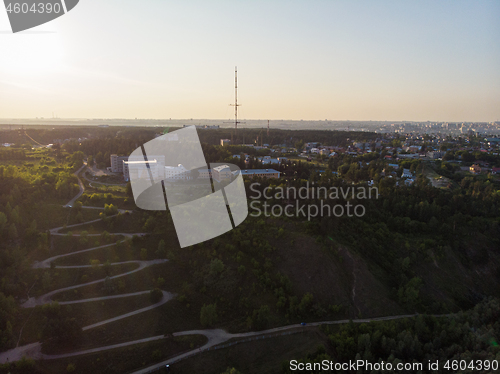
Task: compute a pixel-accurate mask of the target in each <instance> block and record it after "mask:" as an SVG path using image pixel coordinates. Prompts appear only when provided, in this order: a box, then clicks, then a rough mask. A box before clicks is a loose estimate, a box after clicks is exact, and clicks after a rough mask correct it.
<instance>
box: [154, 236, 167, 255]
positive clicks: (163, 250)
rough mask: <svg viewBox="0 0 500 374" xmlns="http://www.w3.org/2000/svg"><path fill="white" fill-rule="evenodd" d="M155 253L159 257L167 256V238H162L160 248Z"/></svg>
mask: <svg viewBox="0 0 500 374" xmlns="http://www.w3.org/2000/svg"><path fill="white" fill-rule="evenodd" d="M155 255H156V257H158V258H165V256H166V255H167V251H166V244H165V240H163V239H161V240H160V242H159V243H158V250H157V251H156V252H155Z"/></svg>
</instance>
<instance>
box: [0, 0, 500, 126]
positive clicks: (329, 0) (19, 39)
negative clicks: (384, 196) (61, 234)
mask: <svg viewBox="0 0 500 374" xmlns="http://www.w3.org/2000/svg"><path fill="white" fill-rule="evenodd" d="M499 19H500V1H497V0H492V1H484V0H475V1H460V0H453V1H424V0H421V1H412V2H410V1H397V0H394V1H383V0H380V1H373V0H369V1H347V0H345V1H337V0H325V1H322V0H314V1H298V0H286V1H281V0H265V1H264V0H262V1H261V0H251V1H250V0H247V1H242V0H232V1H206V0H201V1H190V0H185V1H184V0H183V1H169V0H135V1H132V0H106V1H102V0H80V3H79V4H78V5H77V6H76V7H75V8H74V9H73V10H72V11H70V12H69V13H67V14H66V15H64V16H62V17H60V18H57V19H56V20H54V21H52V22H50V23H47V24H44V25H41V26H38V27H36V28H34V29H31V30H27V31H25V32H21V33H16V34H12V32H11V31H10V25H9V21H8V18H7V13H6V12H5V11H4V9H3V6H2V5H1V4H0V118H35V117H45V118H50V117H52V113H54V114H55V116H57V117H60V118H145V119H146V118H147V119H165V118H167V119H168V118H176V119H180V118H200V119H201V118H206V119H229V118H232V117H233V116H234V108H233V107H231V106H229V104H230V103H234V70H235V66H238V86H239V89H238V102H239V104H241V105H242V106H241V107H239V117H240V118H246V119H271V120H272V119H304V120H325V119H328V120H394V121H396V120H407V121H427V120H430V121H498V120H500V22H499Z"/></svg>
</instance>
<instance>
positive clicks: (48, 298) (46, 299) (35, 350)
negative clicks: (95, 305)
mask: <svg viewBox="0 0 500 374" xmlns="http://www.w3.org/2000/svg"><path fill="white" fill-rule="evenodd" d="M85 166H86V165H83V166H82V167H81V168H80V169H78V170H77V171H76V172H75V173H74V174H75V175H76V177H77V178H78V182H79V185H80V192H79V193H78V195H77V196H75V197H74V198H73V199H71V201H70V202H68V204H66V205H65V207H72V206H73V204H74V202H75V201H76V200H77V199H78V198H79V197H80V196H81V195H82V194H83V191H84V190H85V188H84V186H83V183H82V182H81V180H80V178H79V177H78V173H79V172H80V171H81V170H82V169H83V168H84V167H85ZM85 208H88V209H102V208H97V207H85ZM119 212H121V213H124V212H130V211H127V210H119ZM100 220H101V219H97V220H93V221H89V222H83V223H79V224H75V225H71V226H67V227H66V228H68V227H77V226H81V225H85V224H89V223H93V222H98V221H100ZM62 228H63V227H56V228H54V229H51V230H50V233H51V235H66V234H61V233H59V230H61V229H62ZM99 235H101V234H89V235H88V236H99ZM110 235H121V236H125V237H133V236H134V235H137V236H144V235H147V234H146V233H111V234H110ZM74 236H79V235H74ZM118 243H119V242H116V243H111V244H106V245H101V246H97V247H92V248H87V249H83V250H80V251H75V252H71V253H66V254H62V255H57V256H52V257H50V258H48V259H46V260H43V261H40V262H35V263H34V264H33V266H32V267H33V268H34V269H46V268H50V266H51V263H52V262H53V261H55V260H57V259H58V258H61V257H67V256H73V255H76V254H79V253H85V252H89V251H94V250H97V249H101V248H106V247H110V246H114V245H116V244H118ZM167 261H168V260H165V259H156V260H151V261H140V260H135V261H124V262H116V263H112V264H110V265H111V266H115V265H123V264H137V265H138V266H137V268H135V269H133V270H130V271H127V272H124V273H121V274H118V275H114V276H111V277H108V279H116V278H119V277H124V276H127V275H130V274H133V273H135V272H138V271H141V270H143V269H144V268H146V267H148V266H152V265H158V264H163V263H165V262H167ZM91 266H92V265H67V266H56V268H60V269H77V268H89V267H91ZM98 266H104V265H103V264H99V265H98ZM105 280H106V278H102V279H98V280H94V281H91V282H86V283H82V284H78V285H75V286H69V287H64V288H60V289H57V290H54V291H51V292H48V293H46V294H44V295H42V296H39V297H30V298H29V299H28V300H27V301H26V302H24V303H23V304H22V305H21V306H22V307H23V308H34V307H36V306H39V305H44V304H47V303H51V302H52V297H53V296H54V295H56V294H59V293H61V292H65V291H69V290H74V289H77V288H80V287H85V286H88V285H92V284H96V283H101V282H104V281H105ZM149 292H150V291H141V292H133V293H127V294H121V295H110V296H103V297H94V298H89V299H83V300H71V301H63V302H60V304H63V305H64V304H76V303H86V302H93V301H102V300H111V299H116V298H124V297H134V296H138V295H143V294H148V293H149ZM174 296H175V295H174V294H172V293H170V292H166V291H163V290H162V298H161V299H160V300H159V301H158V302H156V303H155V304H152V305H149V306H146V307H144V308H141V309H138V310H135V311H132V312H129V313H125V314H122V315H119V316H116V317H113V318H109V319H107V320H104V321H100V322H97V323H94V324H92V325H89V326H85V327H83V328H82V330H83V331H86V330H89V329H92V328H95V327H98V326H103V325H106V324H108V323H112V322H115V321H118V320H120V319H123V318H128V317H132V316H135V315H137V314H140V313H144V312H146V311H148V310H151V309H154V308H157V307H159V306H161V305H163V304H165V303H167V302H168V301H170V300H172V298H173V297H174ZM21 333H22V332H21ZM20 338H21V336H20V337H19V339H20ZM41 346H42V345H41V343H40V342H38V343H32V344H28V345H25V346H21V347H16V348H14V349H11V350H9V351H6V352H3V353H0V363H5V362H13V361H17V360H20V359H21V358H22V356H28V357H31V358H34V359H40V358H44V356H47V357H48V358H50V357H51V356H50V355H43V354H42V353H41ZM56 356H57V355H56ZM54 358H55V357H54Z"/></svg>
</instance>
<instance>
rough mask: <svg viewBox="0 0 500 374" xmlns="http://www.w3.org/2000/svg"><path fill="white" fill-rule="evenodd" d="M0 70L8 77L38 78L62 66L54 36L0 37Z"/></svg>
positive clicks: (49, 33)
mask: <svg viewBox="0 0 500 374" xmlns="http://www.w3.org/2000/svg"><path fill="white" fill-rule="evenodd" d="M0 38H1V39H2V40H1V46H2V52H1V55H2V58H1V59H0V69H1V70H2V71H3V72H5V73H7V75H8V76H10V75H19V74H22V75H27V76H29V75H40V74H45V73H51V72H54V71H57V70H59V69H61V67H62V66H63V57H64V48H63V45H62V40H61V37H60V35H59V34H58V33H57V32H53V31H45V32H29V31H26V32H24V33H23V32H21V33H19V34H16V35H8V34H7V35H5V34H2V35H0Z"/></svg>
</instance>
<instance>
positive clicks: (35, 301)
mask: <svg viewBox="0 0 500 374" xmlns="http://www.w3.org/2000/svg"><path fill="white" fill-rule="evenodd" d="M167 261H168V260H152V261H134V262H137V263H138V264H139V267H137V268H136V269H134V270H130V271H127V272H126V273H122V274H118V275H114V276H112V277H109V279H116V278H120V277H124V276H126V275H130V274H133V273H136V272H138V271H141V270H142V269H144V268H146V267H148V266H151V265H157V264H163V263H165V262H167ZM111 265H113V264H111ZM81 267H86V265H82V266H81ZM105 279H106V278H102V279H98V280H95V281H91V282H87V283H82V284H78V285H76V286H69V287H64V288H60V289H58V290H54V291H51V292H49V293H46V294H45V295H42V296H39V297H30V298H29V299H28V300H27V301H26V302H25V303H24V304H22V305H21V306H22V307H23V308H33V307H35V306H37V305H43V304H47V303H50V302H52V299H51V298H52V296H54V295H56V294H58V293H61V292H64V291H70V290H74V289H76V288H80V287H85V286H90V285H91V284H96V283H101V282H104V280H105Z"/></svg>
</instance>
